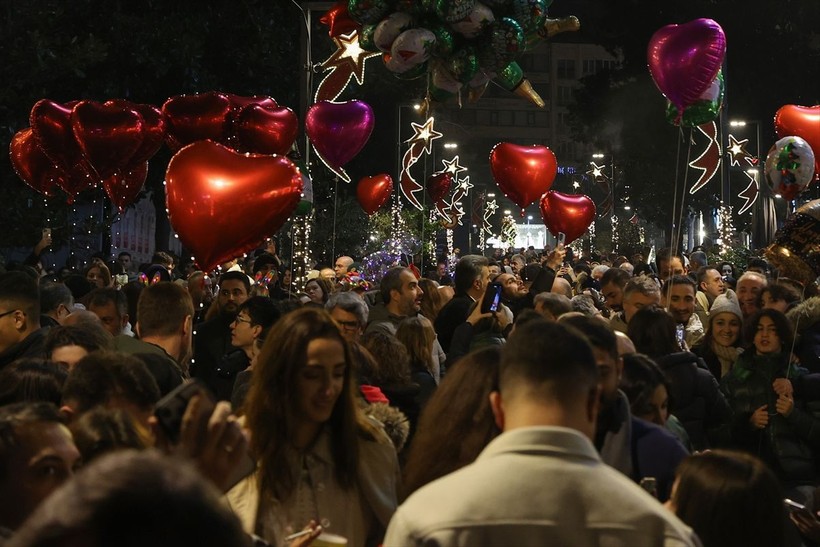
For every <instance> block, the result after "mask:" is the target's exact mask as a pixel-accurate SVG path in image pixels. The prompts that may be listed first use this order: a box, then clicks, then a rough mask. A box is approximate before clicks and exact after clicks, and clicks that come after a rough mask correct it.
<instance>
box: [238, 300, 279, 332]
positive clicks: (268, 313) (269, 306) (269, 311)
mask: <svg viewBox="0 0 820 547" xmlns="http://www.w3.org/2000/svg"><path fill="white" fill-rule="evenodd" d="M239 311H240V312H242V311H244V312H245V313H247V314H248V316H249V317H250V318H251V325H258V326H260V327H262V333H261V334H260V335H259V336H260V337H261V338H263V339H264V338H265V337H266V336H267V334H268V332H269V331H270V328H271V327H272V326H273V324H274V323H276V321H278V320H279V317H280V316H281V315H282V313H281V312H280V311H279V308H277V307H276V304H274V303H273V301H272V300H271V299H270V298H268V297H267V296H252V297H250V298H248V299H247V300H245V301H244V302H242V304H240V305H239Z"/></svg>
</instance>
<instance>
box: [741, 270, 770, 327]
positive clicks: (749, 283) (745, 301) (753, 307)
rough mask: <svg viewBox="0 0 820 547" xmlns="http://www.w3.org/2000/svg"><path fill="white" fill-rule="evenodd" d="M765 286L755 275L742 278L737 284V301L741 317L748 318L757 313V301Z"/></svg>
mask: <svg viewBox="0 0 820 547" xmlns="http://www.w3.org/2000/svg"><path fill="white" fill-rule="evenodd" d="M765 286H766V283H765V281H763V280H762V279H760V278H759V277H758V276H756V275H754V276H751V275H749V276H745V277H742V278H741V279H740V280H739V281H738V282H737V299H738V301H739V302H740V311H742V312H743V317H749V316H751V315H752V314H754V313H755V312H756V311H758V306H757V299H758V297H759V296H760V291H762V290H763V287H765Z"/></svg>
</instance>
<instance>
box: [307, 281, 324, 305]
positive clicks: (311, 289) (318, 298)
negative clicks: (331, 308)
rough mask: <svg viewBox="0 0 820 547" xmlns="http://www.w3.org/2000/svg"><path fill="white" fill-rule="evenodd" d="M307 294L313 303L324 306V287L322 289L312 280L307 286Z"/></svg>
mask: <svg viewBox="0 0 820 547" xmlns="http://www.w3.org/2000/svg"><path fill="white" fill-rule="evenodd" d="M305 294H307V295H308V298H310V301H311V302H314V303H316V304H324V300H323V298H324V295H325V293H324V291H323V290H322V287H320V286H319V284H318V283H316V282H315V281H313V280H310V281H308V282H307V285H305Z"/></svg>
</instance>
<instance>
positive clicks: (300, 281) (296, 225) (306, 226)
mask: <svg viewBox="0 0 820 547" xmlns="http://www.w3.org/2000/svg"><path fill="white" fill-rule="evenodd" d="M312 226H313V213H311V214H309V215H299V216H297V217H295V218H294V220H293V224H291V231H290V234H291V235H290V238H291V246H292V248H293V263H292V264H291V269H292V272H293V273H292V274H291V275H292V283H293V284H295V285H296V286H297V287H304V285H305V283H307V274H308V272H309V271H310V267H311V265H312V259H311V255H310V235H311V231H312Z"/></svg>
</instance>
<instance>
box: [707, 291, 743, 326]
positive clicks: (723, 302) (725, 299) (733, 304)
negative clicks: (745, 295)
mask: <svg viewBox="0 0 820 547" xmlns="http://www.w3.org/2000/svg"><path fill="white" fill-rule="evenodd" d="M723 312H729V313H733V314H735V315H736V316H737V318H738V319H740V320H741V321H743V312H741V311H740V302H738V300H737V295H736V294H735V291H733V290H732V289H726V292H725V293H723V294H719V295H718V297H717V298H715V301H714V302H713V303H712V307H711V308H709V317H710V318H712V317H714V316H716V315H717V314H719V313H723Z"/></svg>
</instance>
